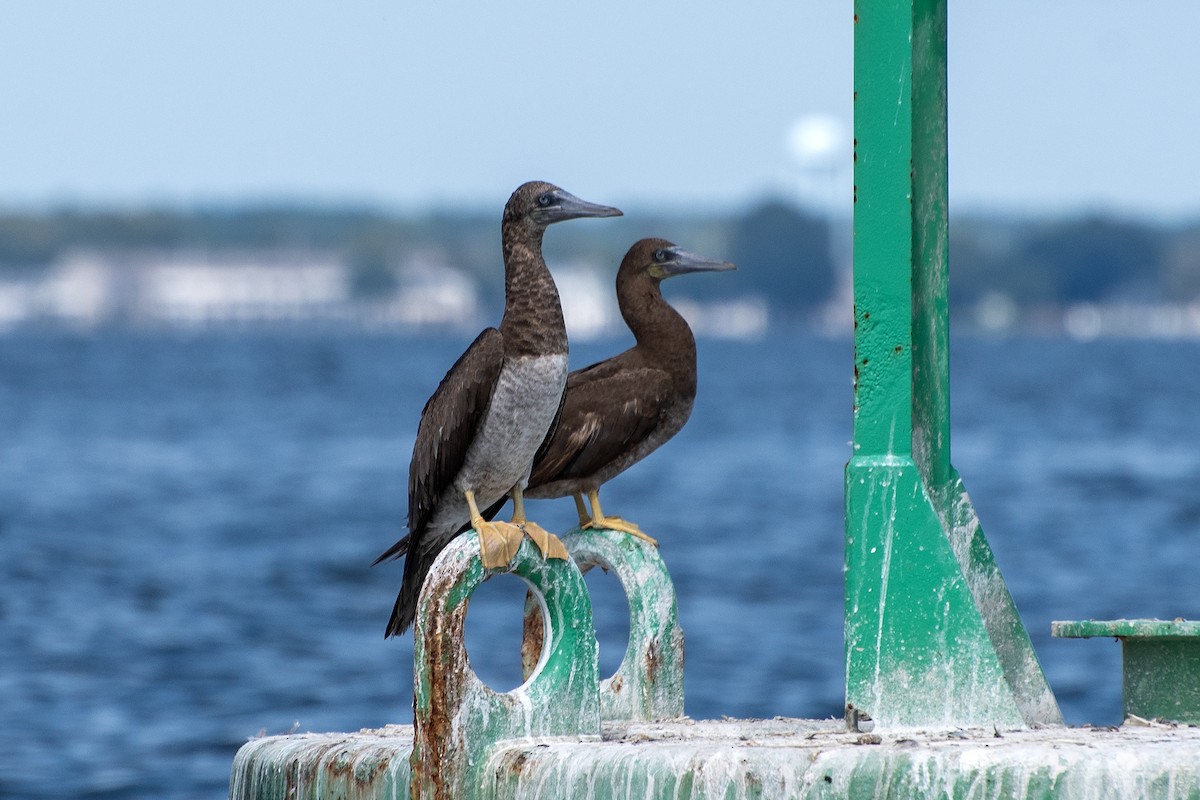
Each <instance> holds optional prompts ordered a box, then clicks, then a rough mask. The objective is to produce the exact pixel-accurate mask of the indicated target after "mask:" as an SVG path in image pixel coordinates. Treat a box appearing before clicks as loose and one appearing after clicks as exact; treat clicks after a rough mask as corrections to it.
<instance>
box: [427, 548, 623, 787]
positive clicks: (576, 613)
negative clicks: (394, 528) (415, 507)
mask: <svg viewBox="0 0 1200 800" xmlns="http://www.w3.org/2000/svg"><path fill="white" fill-rule="evenodd" d="M501 572H512V573H513V574H515V575H517V576H518V577H520V578H522V579H523V580H524V581H525V582H526V583H527V584H528V585H529V587H530V590H531V591H532V592H533V593H534V595H535V597H536V598H537V603H538V606H539V609H540V611H541V613H542V621H543V625H544V627H545V638H546V643H547V646H546V648H545V652H544V653H543V654H542V655H541V656H540V658H539V659H538V661H537V664H536V665H535V667H534V670H533V673H532V674H531V675H530V676H529V678H528V680H526V682H525V683H523V684H522V685H521V686H519V687H517V688H516V689H514V690H512V691H511V692H505V693H497V692H495V691H493V690H492V689H490V688H488V687H487V686H486V685H485V684H484V683H483V682H482V681H480V680H479V678H478V677H477V676H476V675H475V673H474V672H473V671H472V670H471V667H470V662H469V661H468V659H467V654H466V648H465V643H464V639H463V634H464V627H463V626H464V622H465V618H466V610H467V602H468V600H469V599H470V596H471V593H472V592H474V591H475V589H476V588H477V587H478V586H479V585H480V584H481V583H482V582H483V581H484V580H486V579H487V578H488V577H490V576H491V575H494V574H498V573H501ZM415 637H416V639H415V644H416V646H415V649H414V654H413V659H414V665H415V667H416V669H415V674H414V684H415V686H414V695H415V700H414V717H415V729H416V734H415V738H414V741H413V750H412V757H411V762H410V763H411V768H412V779H411V786H410V792H411V794H412V796H413V797H419V798H437V799H438V800H441V799H442V798H459V797H469V796H474V795H475V794H476V793H477V792H478V791H479V768H480V763H481V761H482V758H483V756H484V754H486V753H487V752H488V751H489V749H490V748H491V747H492V746H493V745H494V744H495V743H496V742H498V741H502V740H505V739H513V738H526V739H530V738H538V737H564V736H565V737H571V738H573V739H575V740H584V739H589V738H590V739H593V740H594V739H598V738H599V735H600V704H599V675H598V672H599V664H598V648H597V645H596V635H595V631H594V629H593V626H592V608H591V601H590V599H589V597H588V593H587V586H586V584H585V583H584V581H583V575H582V574H581V573H580V572H579V568H578V567H576V566H575V562H574V561H570V560H566V561H564V560H559V559H545V558H543V557H542V554H541V553H540V552H539V551H538V549H537V548H536V547H535V546H534V545H533V544H532V543H531V542H529V541H523V542H522V544H521V548H520V550H518V552H517V556H516V558H515V559H513V562H512V563H511V564H510V565H508V566H507V567H504V568H500V569H495V570H487V569H485V568H484V567H483V565H482V563H481V561H480V559H479V545H478V543H477V538H476V536H475V534H474V533H473V532H469V533H467V534H464V535H462V536H460V537H458V538H456V539H455V540H454V541H453V542H452V543H451V544H450V545H449V546H447V547H446V549H445V550H444V551H443V552H442V553H441V555H440V556H439V557H438V560H437V562H436V563H435V564H434V566H433V569H432V570H430V573H429V577H428V578H427V579H426V583H425V588H424V589H423V590H422V592H421V600H420V603H419V606H418V611H417V621H416V627H415Z"/></svg>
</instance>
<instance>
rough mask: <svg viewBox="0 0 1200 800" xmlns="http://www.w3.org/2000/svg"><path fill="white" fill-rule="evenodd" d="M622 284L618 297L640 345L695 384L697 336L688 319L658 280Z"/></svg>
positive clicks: (678, 378) (682, 379) (678, 377)
mask: <svg viewBox="0 0 1200 800" xmlns="http://www.w3.org/2000/svg"><path fill="white" fill-rule="evenodd" d="M623 288H624V289H625V291H622V292H618V295H617V300H618V303H619V305H620V307H621V316H622V317H624V319H625V324H626V325H628V326H629V330H630V331H632V332H633V338H634V339H636V340H637V347H638V349H639V350H642V351H643V352H645V353H646V354H647V355H648V356H650V357H651V358H653V359H654V361H655V362H656V363H657V364H658V365H659V366H660V367H662V368H663V369H666V370H668V371H669V372H671V373H672V375H673V376H674V377H675V379H676V381H679V382H681V383H682V384H689V383H690V384H691V385H693V386H694V384H695V381H696V337H695V336H693V335H692V329H691V328H689V327H688V324H687V321H685V320H684V318H683V316H682V315H681V314H680V313H679V312H678V311H676V310H675V309H674V308H672V307H671V304H670V303H668V302H667V301H666V299H665V298H664V297H663V296H662V292H661V291H660V290H659V286H658V283H657V282H655V281H651V280H645V281H639V282H638V283H637V284H636V285H633V286H629V287H623Z"/></svg>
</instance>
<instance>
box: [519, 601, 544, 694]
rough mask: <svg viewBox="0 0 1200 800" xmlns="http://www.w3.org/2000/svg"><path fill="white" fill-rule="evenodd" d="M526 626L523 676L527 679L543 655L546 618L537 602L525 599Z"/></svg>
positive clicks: (522, 660)
mask: <svg viewBox="0 0 1200 800" xmlns="http://www.w3.org/2000/svg"><path fill="white" fill-rule="evenodd" d="M525 609H526V610H525V628H524V631H523V633H522V634H521V676H522V677H523V678H525V679H526V680H528V679H529V676H530V675H532V674H533V668H534V667H536V666H537V663H538V659H539V658H541V657H542V645H543V643H544V642H545V641H546V620H545V619H544V618H543V616H542V609H541V606H539V605H538V604H537V603H531V602H529V601H528V600H526V601H525Z"/></svg>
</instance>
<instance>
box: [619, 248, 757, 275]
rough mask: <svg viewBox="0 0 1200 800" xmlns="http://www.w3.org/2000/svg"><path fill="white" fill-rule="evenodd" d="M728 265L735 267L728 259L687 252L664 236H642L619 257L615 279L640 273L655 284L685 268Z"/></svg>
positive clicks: (683, 272) (715, 269) (716, 268)
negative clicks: (622, 256)
mask: <svg viewBox="0 0 1200 800" xmlns="http://www.w3.org/2000/svg"><path fill="white" fill-rule="evenodd" d="M731 269H737V267H736V266H734V265H733V264H731V263H729V262H728V261H716V260H713V259H709V258H705V257H704V256H698V255H696V254H695V253H689V252H688V251H687V250H684V249H683V248H681V247H677V246H676V245H674V244H673V243H671V242H668V241H667V240H666V239H642V240H641V241H639V242H637V243H635V244H634V245H633V247H631V248H629V252H627V253H626V254H625V258H624V259H623V260H622V261H621V268H620V269H619V270H617V283H618V284H621V283H623V282H625V281H629V280H634V279H635V278H636V277H641V276H644V277H643V278H642V279H643V280H644V279H645V278H649V279H651V280H652V281H653V282H654V283H655V284H656V285H657V284H658V283H660V282H661V281H663V280H665V279H667V278H671V277H674V276H676V275H686V274H688V273H689V272H725V271H726V270H731Z"/></svg>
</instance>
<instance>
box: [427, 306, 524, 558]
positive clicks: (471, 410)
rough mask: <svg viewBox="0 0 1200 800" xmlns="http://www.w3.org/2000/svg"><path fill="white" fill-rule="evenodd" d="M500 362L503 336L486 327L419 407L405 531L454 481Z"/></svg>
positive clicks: (489, 396) (497, 377) (502, 359)
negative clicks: (422, 407)
mask: <svg viewBox="0 0 1200 800" xmlns="http://www.w3.org/2000/svg"><path fill="white" fill-rule="evenodd" d="M503 365H504V337H503V336H502V335H501V334H500V331H498V330H496V329H495V328H488V329H486V330H484V331H483V332H482V333H480V334H479V336H478V337H476V339H475V341H474V342H472V343H471V346H470V347H468V348H467V350H466V352H465V353H463V354H462V356H461V357H459V359H458V361H456V362H454V366H452V367H451V368H450V371H449V372H447V373H446V377H444V378H442V382H441V384H439V385H438V388H437V391H435V392H434V393H433V396H432V397H430V398H429V402H427V403H426V404H425V410H424V411H422V412H421V424H420V426H419V427H418V428H417V441H416V444H415V445H414V446H413V455H412V463H411V464H409V467H408V530H409V535H410V536H412V535H417V532H418V531H420V530H421V529H422V528H423V527H424V526H425V524H426V523H427V522H428V521H429V517H430V515H432V514H433V509H434V505H435V504H436V503H437V500H438V497H439V496H440V495H441V494H442V492H443V491H445V489H446V488H447V487H448V486H449V485H450V483H451V482H452V481H453V480H454V477H455V476H456V475H457V474H458V472H459V470H460V469H462V466H463V463H464V461H465V460H466V456H467V449H468V448H469V447H470V446H471V441H472V440H473V439H474V438H475V433H476V431H477V430H478V428H479V425H480V423H481V422H482V420H483V415H484V412H485V411H486V410H487V406H488V402H489V401H490V400H491V397H492V391H493V389H494V388H495V385H496V381H497V380H498V379H499V377H500V369H501V367H502V366H503Z"/></svg>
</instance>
